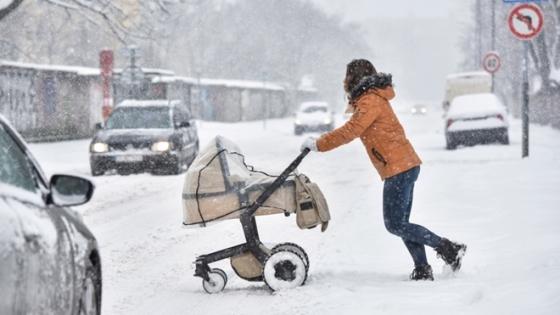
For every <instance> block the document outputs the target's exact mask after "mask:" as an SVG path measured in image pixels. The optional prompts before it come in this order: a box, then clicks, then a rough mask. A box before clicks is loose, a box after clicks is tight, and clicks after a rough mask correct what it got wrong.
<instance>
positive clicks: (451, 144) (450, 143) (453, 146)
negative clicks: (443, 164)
mask: <svg viewBox="0 0 560 315" xmlns="http://www.w3.org/2000/svg"><path fill="white" fill-rule="evenodd" d="M445 148H446V149H447V150H455V149H457V143H456V142H455V141H453V139H450V138H448V139H447V143H446V146H445Z"/></svg>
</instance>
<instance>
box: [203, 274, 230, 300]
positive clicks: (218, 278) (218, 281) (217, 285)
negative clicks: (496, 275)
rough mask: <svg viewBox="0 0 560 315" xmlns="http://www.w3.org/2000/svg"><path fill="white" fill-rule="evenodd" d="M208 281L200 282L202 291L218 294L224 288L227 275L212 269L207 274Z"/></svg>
mask: <svg viewBox="0 0 560 315" xmlns="http://www.w3.org/2000/svg"><path fill="white" fill-rule="evenodd" d="M208 277H209V278H210V279H209V281H206V280H204V279H203V280H202V287H203V288H204V291H206V293H209V294H214V293H219V292H222V290H223V289H224V288H225V287H226V283H227V275H226V273H225V272H224V271H223V270H222V269H218V268H214V269H211V270H210V271H209V272H208Z"/></svg>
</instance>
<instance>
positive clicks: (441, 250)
mask: <svg viewBox="0 0 560 315" xmlns="http://www.w3.org/2000/svg"><path fill="white" fill-rule="evenodd" d="M435 250H436V252H437V256H438V257H439V258H441V259H443V260H444V261H445V263H446V264H448V265H449V266H450V267H451V270H453V271H458V270H459V269H460V268H461V260H462V259H463V256H464V255H465V252H466V251H467V245H465V244H459V243H454V242H452V241H450V240H448V239H446V238H442V239H441V243H440V244H439V246H438V247H436V248H435Z"/></svg>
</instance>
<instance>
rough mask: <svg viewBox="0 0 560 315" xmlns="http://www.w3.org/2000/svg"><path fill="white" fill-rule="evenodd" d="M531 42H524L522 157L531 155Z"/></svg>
mask: <svg viewBox="0 0 560 315" xmlns="http://www.w3.org/2000/svg"><path fill="white" fill-rule="evenodd" d="M528 59H529V42H524V43H523V87H522V90H523V92H522V93H523V104H522V108H521V115H522V120H523V135H522V148H521V151H522V152H521V157H522V158H526V157H529V67H528V63H529V60H528Z"/></svg>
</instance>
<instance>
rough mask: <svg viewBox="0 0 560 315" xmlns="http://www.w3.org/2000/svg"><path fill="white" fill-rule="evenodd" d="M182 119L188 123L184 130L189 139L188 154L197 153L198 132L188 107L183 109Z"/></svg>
mask: <svg viewBox="0 0 560 315" xmlns="http://www.w3.org/2000/svg"><path fill="white" fill-rule="evenodd" d="M183 120H184V121H185V122H186V123H188V125H187V127H186V132H187V134H188V139H189V156H193V155H195V154H197V153H198V132H197V130H196V122H195V121H194V119H193V117H192V115H191V112H190V111H189V110H188V109H186V108H185V109H183Z"/></svg>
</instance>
